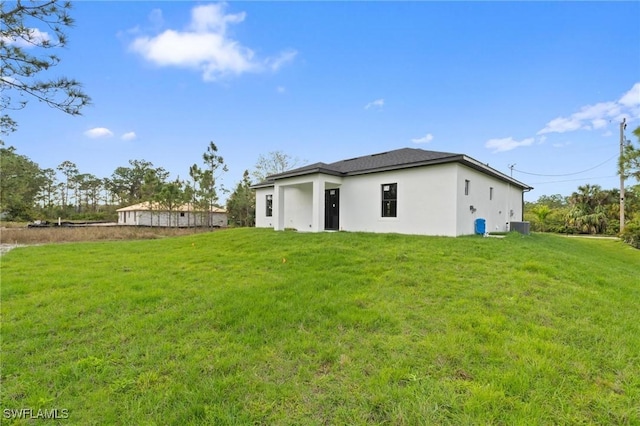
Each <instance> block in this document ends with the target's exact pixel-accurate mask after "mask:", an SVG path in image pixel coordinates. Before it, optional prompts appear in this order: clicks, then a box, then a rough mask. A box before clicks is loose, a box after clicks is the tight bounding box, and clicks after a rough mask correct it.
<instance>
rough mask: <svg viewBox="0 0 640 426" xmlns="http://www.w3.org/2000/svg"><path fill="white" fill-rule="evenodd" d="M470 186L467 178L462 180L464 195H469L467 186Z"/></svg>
mask: <svg viewBox="0 0 640 426" xmlns="http://www.w3.org/2000/svg"><path fill="white" fill-rule="evenodd" d="M470 186H471V181H470V180H469V179H465V181H464V195H469V187H470Z"/></svg>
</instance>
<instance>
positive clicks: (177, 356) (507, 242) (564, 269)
mask: <svg viewBox="0 0 640 426" xmlns="http://www.w3.org/2000/svg"><path fill="white" fill-rule="evenodd" d="M1 260H2V288H1V293H0V299H1V301H2V392H1V396H0V404H1V407H2V409H20V408H30V409H33V410H38V409H54V408H58V409H65V410H68V414H69V419H68V420H67V421H68V422H69V423H71V424H83V425H92V424H96V425H97V424H141V425H144V424H149V425H155V424H158V425H160V424H163V425H164V424H175V425H189V424H192V425H198V424H223V425H224V424H228V425H244V424H265V425H266V424H269V425H271V424H282V425H289V424H291V425H293V424H311V425H316V424H317V425H321V424H392V425H402V424H407V425H415V424H443V425H449V424H451V425H459V424H509V425H511V424H515V425H518V424H522V425H525V424H526V425H530V424H629V425H633V424H640V408H639V407H640V405H639V403H638V401H640V313H639V312H640V311H639V310H638V304H639V302H640V286H639V284H640V279H639V276H640V251H638V250H634V249H632V248H630V247H628V246H626V245H624V244H622V243H620V242H617V241H610V240H587V239H568V238H564V237H560V236H555V235H538V234H534V235H532V236H530V237H521V236H519V235H517V234H516V235H513V234H509V235H507V237H506V238H503V239H496V238H480V237H464V238H457V239H453V238H437V237H418V236H401V235H375V234H359V233H321V234H300V233H295V232H273V231H270V230H260V229H234V230H227V231H221V232H216V233H207V234H197V235H189V236H184V237H176V238H167V239H162V240H147V241H128V242H95V243H77V244H64V245H44V246H37V247H26V248H17V249H14V250H13V251H11V252H10V253H8V254H6V255H4V256H3V257H2V259H1ZM5 422H7V423H8V424H11V423H12V422H13V421H12V420H7V419H5ZM15 423H18V424H21V423H20V421H15ZM24 423H25V424H26V422H24ZM3 424H4V423H3Z"/></svg>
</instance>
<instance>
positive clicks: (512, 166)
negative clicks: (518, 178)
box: [509, 163, 516, 177]
mask: <svg viewBox="0 0 640 426" xmlns="http://www.w3.org/2000/svg"><path fill="white" fill-rule="evenodd" d="M515 166H516V164H515V163H513V164H510V165H509V168H510V169H511V177H513V168H514V167H515Z"/></svg>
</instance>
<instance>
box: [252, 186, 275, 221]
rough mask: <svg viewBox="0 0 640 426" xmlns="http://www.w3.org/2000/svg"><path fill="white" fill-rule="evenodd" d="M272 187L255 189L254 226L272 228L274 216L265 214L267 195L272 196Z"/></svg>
mask: <svg viewBox="0 0 640 426" xmlns="http://www.w3.org/2000/svg"><path fill="white" fill-rule="evenodd" d="M273 192H274V191H273V187H272V186H271V187H268V188H257V189H256V228H273V227H274V226H275V222H274V221H275V219H276V218H275V217H274V216H267V195H271V196H273Z"/></svg>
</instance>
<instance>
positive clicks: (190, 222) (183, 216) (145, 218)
mask: <svg viewBox="0 0 640 426" xmlns="http://www.w3.org/2000/svg"><path fill="white" fill-rule="evenodd" d="M116 211H117V212H118V225H134V226H166V227H179V228H184V227H206V226H211V227H216V228H217V227H222V226H227V211H226V210H225V209H221V208H218V207H214V208H212V209H211V211H210V212H206V211H203V210H197V209H196V208H194V207H193V206H192V205H191V204H183V205H180V206H175V207H173V208H172V209H171V211H169V209H168V208H166V207H163V206H162V205H160V204H159V203H149V202H144V203H140V204H134V205H132V206H128V207H123V208H121V209H118V210H116Z"/></svg>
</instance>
